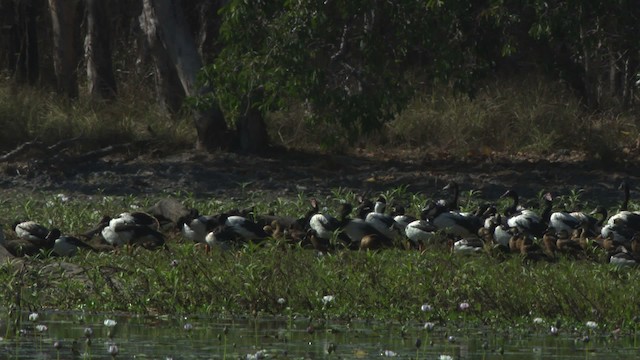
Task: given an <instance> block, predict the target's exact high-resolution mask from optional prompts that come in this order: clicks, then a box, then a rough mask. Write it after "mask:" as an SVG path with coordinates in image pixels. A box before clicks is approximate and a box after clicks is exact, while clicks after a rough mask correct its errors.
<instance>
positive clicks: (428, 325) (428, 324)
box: [423, 321, 436, 331]
mask: <svg viewBox="0 0 640 360" xmlns="http://www.w3.org/2000/svg"><path fill="white" fill-rule="evenodd" d="M435 327H436V324H435V323H432V322H431V321H427V322H426V323H424V326H423V329H425V330H427V331H431V330H433V328H435Z"/></svg>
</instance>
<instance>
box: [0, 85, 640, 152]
mask: <svg viewBox="0 0 640 360" xmlns="http://www.w3.org/2000/svg"><path fill="white" fill-rule="evenodd" d="M133 78H135V77H132V79H129V82H124V83H122V85H121V87H120V95H119V98H118V99H117V100H116V101H114V102H112V103H100V102H95V101H91V100H90V99H89V98H88V97H87V96H81V97H80V99H79V100H75V101H69V100H67V99H64V98H63V97H60V96H58V95H56V94H54V93H52V92H50V91H48V90H43V89H34V88H17V89H16V88H15V87H14V86H12V85H11V84H10V83H0V126H2V129H3V131H2V132H0V151H3V152H6V151H8V150H11V149H13V148H15V147H16V146H18V145H20V144H21V143H23V142H25V141H28V140H33V139H40V140H44V141H45V142H48V143H54V142H56V141H58V140H61V139H68V138H72V137H76V136H80V135H82V136H83V138H85V139H87V140H88V141H86V142H85V143H86V146H88V147H97V146H106V145H109V144H112V143H124V142H129V141H134V140H142V139H156V140H158V141H159V143H162V144H167V145H168V147H169V148H190V147H191V146H192V144H193V142H194V141H193V140H194V138H195V130H194V127H193V124H192V123H191V121H190V120H189V117H188V116H187V114H186V112H185V114H183V115H180V116H174V117H171V116H169V115H167V114H166V113H165V112H164V111H163V110H162V109H161V108H160V107H159V106H157V105H156V104H155V100H154V94H153V91H152V90H150V89H149V87H150V86H151V84H149V83H148V81H147V82H144V81H140V80H135V79H133ZM307 115H308V114H307V109H306V107H305V106H304V105H303V104H294V105H292V106H290V107H289V108H288V109H287V110H283V111H280V112H275V113H271V114H268V115H267V121H268V127H269V134H270V137H271V140H272V142H273V143H274V144H275V145H280V146H284V147H286V148H297V149H304V150H311V151H317V150H323V151H331V152H333V153H335V152H349V151H350V150H353V149H355V148H363V147H364V148H369V147H370V148H398V147H402V148H424V149H434V148H437V149H438V150H439V151H440V152H446V153H449V154H452V155H463V154H469V153H486V152H493V151H496V152H507V153H515V152H526V153H530V154H532V155H537V156H545V155H547V154H549V153H554V152H556V151H557V150H560V149H567V150H579V151H583V152H586V153H588V154H589V155H591V156H593V157H596V158H601V159H616V158H617V157H620V155H619V154H620V150H621V149H624V148H630V147H631V148H633V147H637V145H636V143H637V142H638V139H640V131H639V130H638V116H637V113H633V112H629V113H613V112H607V111H603V112H599V113H589V112H586V111H585V110H584V108H583V107H581V106H580V104H579V102H578V99H577V98H576V97H575V96H574V95H573V94H572V93H571V92H569V91H568V90H567V88H566V87H565V86H564V85H563V84H561V83H557V82H551V81H549V80H546V79H544V78H542V77H541V76H536V75H530V76H520V77H513V78H509V79H504V78H503V79H497V80H494V81H489V82H487V83H486V84H484V86H482V87H481V88H480V89H479V91H478V92H477V93H476V96H475V98H474V99H470V98H468V97H467V96H464V95H456V94H454V93H453V92H452V91H451V90H449V89H447V88H445V87H440V88H436V89H434V90H431V91H430V92H423V93H420V94H418V95H417V96H416V97H415V99H414V100H413V101H412V102H411V103H410V104H409V106H408V107H407V108H406V109H405V110H404V111H403V112H402V113H400V114H398V116H397V117H396V118H395V119H394V120H393V121H392V122H390V123H388V124H387V125H386V126H385V127H384V128H383V129H381V131H379V132H378V133H375V134H369V135H367V136H362V137H360V138H359V139H355V140H354V139H349V138H348V137H347V135H346V132H345V131H344V130H343V129H342V128H340V127H339V126H336V125H328V124H323V123H311V122H309V121H307V120H305V119H308V116H307ZM85 149H86V148H85ZM79 150H83V149H79Z"/></svg>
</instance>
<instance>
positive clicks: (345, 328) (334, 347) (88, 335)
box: [0, 312, 640, 360]
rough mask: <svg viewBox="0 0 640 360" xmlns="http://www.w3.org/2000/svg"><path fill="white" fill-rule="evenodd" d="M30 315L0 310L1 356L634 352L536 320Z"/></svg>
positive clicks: (622, 355)
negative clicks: (430, 325) (11, 316)
mask: <svg viewBox="0 0 640 360" xmlns="http://www.w3.org/2000/svg"><path fill="white" fill-rule="evenodd" d="M3 313H5V314H6V312H3ZM29 315H30V314H24V315H23V316H22V318H21V324H20V325H19V329H20V331H18V332H17V333H15V334H14V333H13V332H12V331H9V330H8V327H7V323H8V322H9V321H8V320H7V317H6V316H5V317H3V318H2V319H1V320H2V326H1V327H0V330H1V331H2V335H1V336H2V339H1V340H0V360H2V359H74V358H75V359H83V358H84V359H89V358H90V359H111V358H112V356H111V355H110V354H109V350H111V351H112V352H114V353H115V352H116V351H117V355H116V356H115V357H116V358H117V359H133V358H135V359H223V358H227V359H238V358H241V359H261V358H265V359H266V358H272V359H274V358H275V359H318V358H340V359H370V358H384V357H397V358H399V359H416V358H417V359H493V358H495V359H585V358H593V359H595V358H597V359H635V358H637V357H638V355H640V352H639V350H638V348H637V347H635V346H634V339H633V337H632V336H622V337H620V338H617V337H615V336H613V335H612V332H611V331H605V330H601V329H596V330H592V331H591V332H589V330H586V329H583V330H582V332H580V331H562V330H561V331H560V334H559V335H558V336H552V335H550V334H549V333H548V331H547V329H548V327H545V326H543V324H540V325H536V326H534V325H532V328H531V330H530V331H526V332H524V331H519V332H516V331H513V330H510V331H504V330H503V331H495V332H494V331H492V330H490V329H482V330H461V329H455V328H453V329H452V328H441V327H438V326H436V327H435V328H434V329H433V331H431V332H426V331H425V330H424V329H423V324H421V323H417V322H416V323H415V324H408V325H404V326H400V325H397V324H394V325H387V324H381V323H371V322H365V321H353V322H350V323H344V322H338V321H334V322H329V323H323V322H319V321H313V322H311V321H309V319H295V320H294V319H289V318H259V319H257V320H254V319H234V320H220V319H215V320H214V319H210V318H199V317H189V318H179V319H177V318H163V317H131V316H124V315H120V316H116V315H113V314H111V315H99V314H97V315H95V314H93V315H85V314H78V313H60V312H55V313H54V312H50V313H40V314H38V316H37V317H36V316H34V315H32V316H29ZM30 318H31V319H30ZM105 320H114V321H115V323H116V324H115V326H113V327H111V326H107V325H113V324H110V323H109V322H105ZM310 324H312V325H310ZM516 334H518V335H516ZM87 339H89V341H88V340H87ZM56 343H57V345H58V346H57V348H56V346H54V344H56Z"/></svg>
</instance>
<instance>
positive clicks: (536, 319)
mask: <svg viewBox="0 0 640 360" xmlns="http://www.w3.org/2000/svg"><path fill="white" fill-rule="evenodd" d="M543 322H544V320H542V318H539V317H537V318H534V319H533V323H534V324H542V323H543Z"/></svg>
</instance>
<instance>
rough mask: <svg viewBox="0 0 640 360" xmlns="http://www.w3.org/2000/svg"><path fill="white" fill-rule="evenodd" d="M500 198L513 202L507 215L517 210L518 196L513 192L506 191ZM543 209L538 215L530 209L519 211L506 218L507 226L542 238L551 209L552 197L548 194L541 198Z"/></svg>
mask: <svg viewBox="0 0 640 360" xmlns="http://www.w3.org/2000/svg"><path fill="white" fill-rule="evenodd" d="M501 197H510V198H511V199H512V200H513V203H512V206H511V207H510V209H509V211H508V213H512V212H513V210H515V209H518V194H517V193H516V192H515V191H513V190H508V191H507V192H505V193H504V194H503V195H502V196H501ZM542 200H543V201H544V207H543V210H542V213H541V214H540V215H538V214H536V213H535V212H534V211H533V210H530V209H521V210H520V211H519V212H516V213H514V214H512V216H510V217H508V218H507V225H508V226H509V227H511V228H517V229H518V231H520V232H523V233H525V234H529V235H532V236H534V237H542V235H544V232H545V230H546V229H547V227H548V224H549V218H550V216H551V209H552V207H553V197H552V196H551V194H550V193H546V194H544V195H543V196H542Z"/></svg>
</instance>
